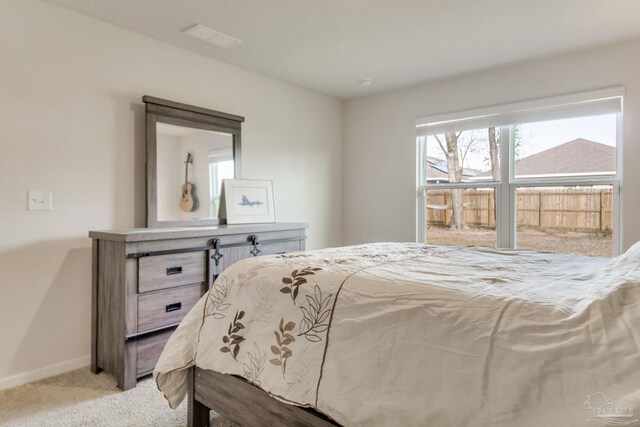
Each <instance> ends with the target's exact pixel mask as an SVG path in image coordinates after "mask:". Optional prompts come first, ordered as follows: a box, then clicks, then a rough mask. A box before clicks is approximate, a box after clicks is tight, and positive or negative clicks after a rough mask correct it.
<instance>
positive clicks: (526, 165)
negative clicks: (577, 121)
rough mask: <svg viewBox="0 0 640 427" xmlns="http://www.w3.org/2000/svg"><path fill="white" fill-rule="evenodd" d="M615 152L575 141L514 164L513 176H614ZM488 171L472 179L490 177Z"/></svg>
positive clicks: (592, 144) (586, 140) (607, 148)
mask: <svg viewBox="0 0 640 427" xmlns="http://www.w3.org/2000/svg"><path fill="white" fill-rule="evenodd" d="M615 171H616V149H615V147H612V146H610V145H605V144H601V143H599V142H595V141H589V140H588V139H583V138H578V139H574V140H572V141H569V142H565V143H564V144H561V145H558V146H557V147H553V148H549V149H548V150H545V151H541V152H540V153H536V154H532V155H531V156H527V157H524V158H522V159H520V160H516V168H515V173H516V175H517V176H554V175H587V174H602V173H615ZM490 176H491V170H488V171H484V172H482V173H480V174H478V175H477V176H476V178H481V177H490Z"/></svg>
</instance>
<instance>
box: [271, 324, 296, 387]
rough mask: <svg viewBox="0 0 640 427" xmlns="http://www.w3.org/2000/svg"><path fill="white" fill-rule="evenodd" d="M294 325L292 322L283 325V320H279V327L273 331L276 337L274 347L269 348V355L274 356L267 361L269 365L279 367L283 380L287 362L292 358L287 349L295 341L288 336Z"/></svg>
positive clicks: (289, 350) (290, 352) (291, 336)
mask: <svg viewBox="0 0 640 427" xmlns="http://www.w3.org/2000/svg"><path fill="white" fill-rule="evenodd" d="M295 327H296V324H295V323H293V322H287V323H284V319H280V326H279V328H278V331H274V334H275V336H276V343H277V344H278V345H277V346H276V345H272V346H271V353H273V354H274V355H276V357H275V358H273V359H271V360H269V363H271V364H272V365H275V366H280V369H282V377H283V378H285V374H286V372H287V360H288V359H289V358H290V357H291V356H292V354H293V352H292V351H291V349H290V348H289V347H288V346H289V345H290V344H291V343H292V342H294V341H295V340H296V339H295V337H294V336H293V335H291V334H290V332H291V331H293V328H295Z"/></svg>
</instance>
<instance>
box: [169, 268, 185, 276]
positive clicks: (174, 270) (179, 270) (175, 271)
mask: <svg viewBox="0 0 640 427" xmlns="http://www.w3.org/2000/svg"><path fill="white" fill-rule="evenodd" d="M174 274H182V266H180V267H169V268H167V276H173V275H174Z"/></svg>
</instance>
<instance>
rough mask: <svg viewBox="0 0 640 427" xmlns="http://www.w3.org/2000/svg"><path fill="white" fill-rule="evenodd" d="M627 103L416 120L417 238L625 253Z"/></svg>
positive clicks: (610, 93)
mask: <svg viewBox="0 0 640 427" xmlns="http://www.w3.org/2000/svg"><path fill="white" fill-rule="evenodd" d="M622 94H623V91H622V89H620V88H615V89H608V90H602V91H595V92H590V93H585V94H578V95H571V96H567V97H558V98H553V99H547V100H537V101H532V102H527V103H518V104H511V105H506V106H501V107H494V108H490V109H485V110H484V111H478V110H476V111H472V112H467V113H461V114H453V115H446V116H438V117H430V118H423V119H417V120H416V125H417V145H418V203H417V206H418V221H419V222H418V239H419V240H420V241H424V242H427V243H436V244H451V245H458V246H460V245H464V246H466V245H477V244H481V245H487V246H495V247H503V248H520V249H535V250H540V251H548V252H564V253H580V254H584V255H594V256H612V255H614V254H616V253H618V251H619V238H618V236H619V229H620V226H619V225H620V224H619V223H620V221H619V212H620V209H619V205H620V191H619V188H620V179H621V170H620V169H621V168H620V165H619V163H620V162H619V161H618V159H619V156H620V150H621V148H620V147H621V144H620V139H621V138H620V137H619V135H620V129H621V126H620V123H621V115H622Z"/></svg>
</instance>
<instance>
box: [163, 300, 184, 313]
mask: <svg viewBox="0 0 640 427" xmlns="http://www.w3.org/2000/svg"><path fill="white" fill-rule="evenodd" d="M165 309H166V310H167V313H171V312H172V311H178V310H181V309H182V303H181V302H176V303H173V304H169V305H167V306H166V307H165Z"/></svg>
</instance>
